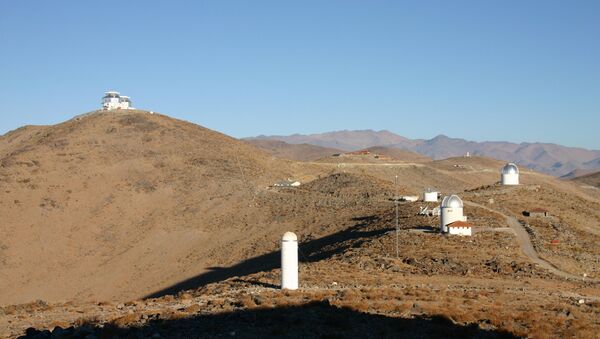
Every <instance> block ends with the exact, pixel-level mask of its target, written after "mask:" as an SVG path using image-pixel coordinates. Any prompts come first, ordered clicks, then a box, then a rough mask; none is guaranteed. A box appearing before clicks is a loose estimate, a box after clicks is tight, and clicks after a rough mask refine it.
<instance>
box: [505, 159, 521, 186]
mask: <svg viewBox="0 0 600 339" xmlns="http://www.w3.org/2000/svg"><path fill="white" fill-rule="evenodd" d="M501 181H502V185H505V186H506V185H518V184H519V168H518V167H517V165H515V164H513V163H512V162H509V163H508V164H506V165H505V166H504V167H502V180H501Z"/></svg>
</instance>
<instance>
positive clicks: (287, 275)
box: [281, 232, 298, 290]
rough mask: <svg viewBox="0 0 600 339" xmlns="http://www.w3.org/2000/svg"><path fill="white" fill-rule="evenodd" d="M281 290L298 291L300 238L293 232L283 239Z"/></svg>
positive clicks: (287, 233)
mask: <svg viewBox="0 0 600 339" xmlns="http://www.w3.org/2000/svg"><path fill="white" fill-rule="evenodd" d="M281 288H282V289H286V290H297V289H298V237H296V234H294V233H292V232H285V234H284V235H283V237H282V238H281Z"/></svg>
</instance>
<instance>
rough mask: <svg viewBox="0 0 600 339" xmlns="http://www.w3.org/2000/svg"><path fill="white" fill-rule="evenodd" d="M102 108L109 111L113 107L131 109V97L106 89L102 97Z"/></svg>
mask: <svg viewBox="0 0 600 339" xmlns="http://www.w3.org/2000/svg"><path fill="white" fill-rule="evenodd" d="M102 109H103V110H106V111H110V110H113V109H133V107H131V99H129V97H128V96H125V95H120V94H119V92H115V91H108V92H106V93H104V97H103V98H102Z"/></svg>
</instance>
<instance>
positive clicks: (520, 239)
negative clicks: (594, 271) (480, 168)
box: [465, 201, 599, 282]
mask: <svg viewBox="0 0 600 339" xmlns="http://www.w3.org/2000/svg"><path fill="white" fill-rule="evenodd" d="M465 204H466V205H470V206H474V207H479V208H483V209H485V210H487V211H490V212H492V213H496V214H499V215H501V216H502V217H504V219H505V220H506V223H507V224H508V226H509V227H510V228H511V229H512V230H513V231H514V233H515V235H516V237H517V243H518V244H519V247H520V248H521V251H522V252H523V254H525V255H526V256H527V257H528V258H529V259H530V260H531V261H532V262H533V263H535V264H538V265H539V266H540V267H542V268H544V269H546V270H548V271H550V272H552V273H554V274H555V275H557V276H560V277H563V278H566V279H576V280H581V279H583V277H582V276H579V275H573V274H571V273H569V272H565V271H561V270H560V269H559V268H558V267H556V266H554V265H553V264H551V263H549V262H548V261H546V260H544V259H542V258H540V256H539V255H538V253H537V252H536V250H535V248H534V247H533V244H532V243H531V239H530V238H529V234H528V233H527V231H526V230H525V227H523V225H521V223H520V222H519V220H517V218H515V217H513V216H508V215H506V214H504V213H502V212H499V211H496V210H494V209H491V208H489V207H487V206H484V205H481V204H477V203H474V202H470V201H465ZM587 281H592V282H599V281H598V280H587Z"/></svg>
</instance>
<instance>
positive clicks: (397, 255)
mask: <svg viewBox="0 0 600 339" xmlns="http://www.w3.org/2000/svg"><path fill="white" fill-rule="evenodd" d="M394 184H395V186H396V196H395V197H394V203H395V204H396V259H398V258H400V248H399V244H398V242H399V239H398V237H399V233H400V230H399V229H398V175H396V179H395V180H394Z"/></svg>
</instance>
